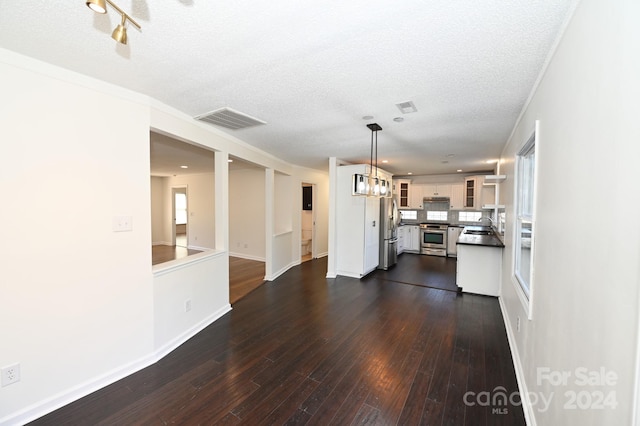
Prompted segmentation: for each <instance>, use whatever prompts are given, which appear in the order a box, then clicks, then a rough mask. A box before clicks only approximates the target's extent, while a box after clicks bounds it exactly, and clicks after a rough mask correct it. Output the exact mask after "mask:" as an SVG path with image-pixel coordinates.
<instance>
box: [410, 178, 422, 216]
mask: <svg viewBox="0 0 640 426" xmlns="http://www.w3.org/2000/svg"><path fill="white" fill-rule="evenodd" d="M423 188H424V185H416V184H412V185H411V192H410V197H409V208H410V209H416V210H422V197H423V195H422V191H423Z"/></svg>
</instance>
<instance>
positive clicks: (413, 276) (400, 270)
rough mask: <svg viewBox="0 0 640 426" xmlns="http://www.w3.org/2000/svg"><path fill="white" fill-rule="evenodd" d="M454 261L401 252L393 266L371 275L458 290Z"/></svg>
mask: <svg viewBox="0 0 640 426" xmlns="http://www.w3.org/2000/svg"><path fill="white" fill-rule="evenodd" d="M456 262H457V260H456V259H455V258H451V257H440V256H426V255H422V254H413V253H403V254H401V255H400V256H398V263H397V264H396V265H395V266H393V267H391V268H389V270H387V271H383V270H376V271H374V272H373V275H375V276H376V278H381V279H384V280H388V281H394V282H397V283H403V284H411V285H420V286H424V287H432V288H439V289H442V290H449V291H458V286H457V285H456Z"/></svg>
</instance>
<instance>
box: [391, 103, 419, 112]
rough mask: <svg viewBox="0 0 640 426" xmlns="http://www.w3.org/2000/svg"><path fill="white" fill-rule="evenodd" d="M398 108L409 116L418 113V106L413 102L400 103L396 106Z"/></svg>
mask: <svg viewBox="0 0 640 426" xmlns="http://www.w3.org/2000/svg"><path fill="white" fill-rule="evenodd" d="M396 106H397V107H398V109H399V110H400V111H401V112H402V113H403V114H409V113H410V112H416V111H418V109H417V108H416V106H415V105H414V104H413V101H406V102H400V103H398V104H396Z"/></svg>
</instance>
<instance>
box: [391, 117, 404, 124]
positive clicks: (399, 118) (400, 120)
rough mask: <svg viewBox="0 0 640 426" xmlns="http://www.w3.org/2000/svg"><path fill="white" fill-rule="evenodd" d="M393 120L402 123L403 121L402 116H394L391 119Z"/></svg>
mask: <svg viewBox="0 0 640 426" xmlns="http://www.w3.org/2000/svg"><path fill="white" fill-rule="evenodd" d="M393 121H395V122H396V123H402V122H403V121H404V118H402V117H396V118H394V119H393Z"/></svg>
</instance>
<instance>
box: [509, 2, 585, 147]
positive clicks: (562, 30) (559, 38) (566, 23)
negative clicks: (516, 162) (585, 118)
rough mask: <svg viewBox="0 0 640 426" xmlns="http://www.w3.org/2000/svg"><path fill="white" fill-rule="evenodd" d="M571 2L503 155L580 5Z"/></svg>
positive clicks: (514, 125)
mask: <svg viewBox="0 0 640 426" xmlns="http://www.w3.org/2000/svg"><path fill="white" fill-rule="evenodd" d="M572 1H573V3H572V4H571V6H569V9H570V10H569V13H567V16H566V17H565V20H564V22H563V23H562V25H561V26H560V30H559V31H558V36H557V37H556V39H555V41H554V42H553V44H552V45H551V49H549V53H548V55H547V58H546V59H545V61H544V64H542V68H541V69H540V73H539V74H538V78H536V81H535V83H533V87H531V90H530V91H529V97H528V98H527V100H526V101H525V102H524V105H522V109H521V110H520V114H519V115H518V118H517V119H516V122H515V123H514V124H513V128H512V129H511V133H509V137H508V138H507V144H506V145H505V146H504V148H503V149H502V152H503V153H504V152H505V150H506V149H507V148H508V147H509V145H511V143H512V142H513V135H514V134H515V132H516V129H517V128H518V126H519V125H520V122H521V121H522V118H523V117H524V114H525V112H526V111H527V109H529V104H530V103H531V101H532V100H533V96H534V95H535V94H536V92H537V91H538V86H540V83H542V79H543V78H544V76H545V75H546V74H547V69H548V68H549V64H551V59H553V57H554V56H555V54H556V51H557V50H558V46H559V45H560V41H562V38H563V37H564V33H565V31H566V30H567V28H568V27H569V23H570V22H571V19H573V15H574V14H575V13H576V9H577V8H578V3H580V0H572Z"/></svg>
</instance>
